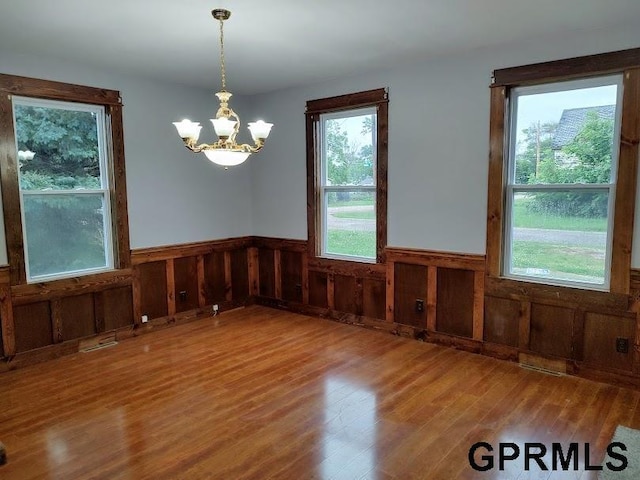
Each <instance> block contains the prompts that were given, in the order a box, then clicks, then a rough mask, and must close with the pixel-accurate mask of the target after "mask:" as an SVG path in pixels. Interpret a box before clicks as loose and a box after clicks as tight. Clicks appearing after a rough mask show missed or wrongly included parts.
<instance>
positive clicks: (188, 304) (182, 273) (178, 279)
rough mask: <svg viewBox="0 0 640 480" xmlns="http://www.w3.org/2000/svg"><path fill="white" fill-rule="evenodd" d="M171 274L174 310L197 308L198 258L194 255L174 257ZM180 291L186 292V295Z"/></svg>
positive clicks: (182, 310)
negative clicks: (172, 277)
mask: <svg viewBox="0 0 640 480" xmlns="http://www.w3.org/2000/svg"><path fill="white" fill-rule="evenodd" d="M173 275H174V285H175V294H174V298H175V301H176V312H186V311H187V310H193V309H195V308H198V307H199V302H198V259H197V258H196V257H183V258H176V259H175V260H174V263H173ZM180 292H186V293H185V294H186V297H184V296H183V295H181V293H180Z"/></svg>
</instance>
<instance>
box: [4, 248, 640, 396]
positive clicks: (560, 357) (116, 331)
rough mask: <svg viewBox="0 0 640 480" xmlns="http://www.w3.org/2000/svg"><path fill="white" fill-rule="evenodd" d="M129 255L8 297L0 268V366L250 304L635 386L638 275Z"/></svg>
mask: <svg viewBox="0 0 640 480" xmlns="http://www.w3.org/2000/svg"><path fill="white" fill-rule="evenodd" d="M131 254H132V255H131V258H132V268H131V269H126V270H119V271H115V272H111V273H107V274H99V275H92V276H88V277H81V278H74V279H66V280H58V281H54V282H47V283H43V284H31V285H16V286H11V284H10V277H9V272H8V268H6V267H5V268H4V269H0V318H1V322H0V327H1V330H2V332H1V333H2V335H1V338H2V343H1V344H0V355H1V356H2V358H3V359H4V362H3V364H2V366H3V368H15V367H17V366H20V365H23V364H26V363H32V362H35V361H41V360H44V359H47V358H52V357H57V356H60V355H63V354H66V353H73V352H76V351H78V348H80V347H81V346H85V345H87V344H90V343H91V342H96V343H99V342H100V341H102V339H103V338H104V336H105V334H107V333H111V334H113V338H115V339H122V338H126V337H130V336H134V335H139V334H141V333H146V332H150V331H153V330H156V329H158V328H162V327H166V326H170V325H174V324H176V323H183V322H187V321H191V320H193V319H196V318H201V317H205V316H210V315H211V314H212V308H211V306H212V305H213V304H217V305H218V306H219V308H220V311H221V312H222V311H224V310H229V309H231V308H236V307H238V306H243V305H247V304H250V303H253V302H257V303H260V304H262V305H266V306H270V307H274V308H279V309H286V310H291V311H295V312H298V313H306V314H310V315H315V316H321V317H325V318H330V319H333V320H336V321H340V322H343V323H349V324H355V325H360V326H364V327H368V328H373V329H378V330H384V331H387V332H391V333H393V334H395V335H401V336H407V337H411V338H416V339H418V340H422V341H429V342H434V343H439V344H444V345H450V346H454V347H456V348H460V349H464V350H468V351H472V352H476V353H483V354H486V355H490V356H494V357H498V358H503V359H508V360H512V361H519V360H520V359H521V356H526V357H527V358H528V359H531V358H534V359H535V358H539V359H541V361H545V360H546V361H548V362H547V364H555V365H561V366H562V368H561V369H562V370H563V371H566V372H568V373H571V374H575V375H580V376H585V377H590V378H595V379H598V380H603V381H606V382H609V383H620V384H626V385H635V386H640V322H639V321H638V316H639V315H640V271H636V270H633V271H631V275H630V285H631V293H630V295H620V294H610V293H605V292H586V291H583V290H577V289H567V288H556V287H548V286H544V285H535V284H527V283H524V282H518V284H517V286H514V284H513V282H502V281H500V280H499V279H495V278H493V277H488V276H487V275H486V270H485V257H484V256H483V255H469V254H459V253H448V252H434V251H425V250H414V249H401V248H387V249H386V250H385V257H386V262H385V263H384V264H374V263H360V262H349V261H341V260H330V259H321V258H315V257H310V256H309V254H308V245H307V242H306V241H304V240H290V239H277V238H266V237H242V238H234V239H225V240H215V241H209V242H198V243H192V244H184V245H172V246H165V247H154V248H146V249H138V250H133V251H132V252H131ZM143 315H146V317H147V318H148V322H147V323H144V324H143V323H142V317H143ZM619 339H622V343H624V342H625V340H626V343H627V351H626V352H619V351H617V348H616V346H617V343H619Z"/></svg>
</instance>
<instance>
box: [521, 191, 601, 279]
mask: <svg viewBox="0 0 640 480" xmlns="http://www.w3.org/2000/svg"><path fill="white" fill-rule="evenodd" d="M608 201H609V193H608V191H607V190H605V189H603V190H602V191H600V190H598V191H593V190H590V191H585V190H577V189H575V190H570V191H564V192H557V191H554V192H535V193H516V194H515V195H514V198H513V216H512V243H511V265H510V266H509V268H510V273H511V274H513V275H524V276H530V277H535V278H541V279H542V278H544V279H554V280H561V281H566V282H582V283H592V284H600V285H602V284H604V283H605V268H606V264H607V259H606V257H607V229H608V222H607V205H608Z"/></svg>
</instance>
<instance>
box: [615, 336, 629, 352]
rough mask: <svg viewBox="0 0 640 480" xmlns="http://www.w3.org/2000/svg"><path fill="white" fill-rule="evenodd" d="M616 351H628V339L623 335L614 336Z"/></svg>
mask: <svg viewBox="0 0 640 480" xmlns="http://www.w3.org/2000/svg"><path fill="white" fill-rule="evenodd" d="M616 352H618V353H629V339H628V338H625V337H618V338H616Z"/></svg>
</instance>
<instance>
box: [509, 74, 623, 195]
mask: <svg viewBox="0 0 640 480" xmlns="http://www.w3.org/2000/svg"><path fill="white" fill-rule="evenodd" d="M614 81H615V80H614ZM550 89H551V87H550ZM553 89H555V90H557V88H555V87H554V88H553ZM517 92H518V93H516V96H515V99H516V110H515V111H516V112H517V115H516V118H515V119H514V120H515V124H514V128H515V130H514V131H513V132H512V138H513V149H514V151H512V157H515V165H514V167H513V170H512V171H513V172H514V173H513V174H514V176H515V178H514V179H513V180H512V181H513V182H514V183H516V184H554V183H589V184H593V183H600V184H603V183H611V165H612V158H614V155H615V153H614V151H615V150H614V148H615V146H616V145H615V144H614V142H613V138H614V132H615V123H616V118H617V112H616V103H617V95H618V86H617V84H615V83H614V84H611V85H605V86H597V87H589V88H577V89H571V90H562V91H547V92H544V93H539V92H537V93H532V94H527V93H526V92H527V90H526V89H523V90H517ZM614 163H615V162H614Z"/></svg>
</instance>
